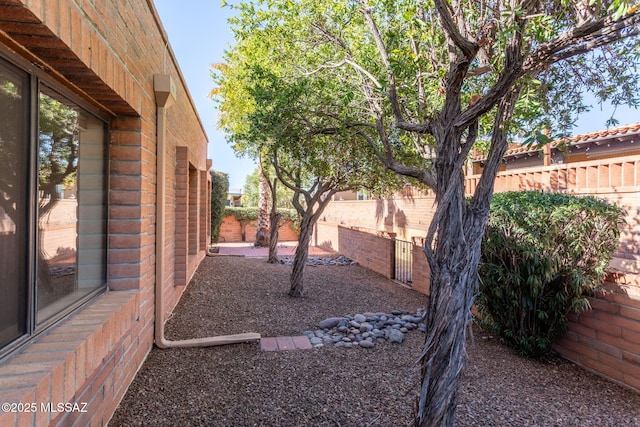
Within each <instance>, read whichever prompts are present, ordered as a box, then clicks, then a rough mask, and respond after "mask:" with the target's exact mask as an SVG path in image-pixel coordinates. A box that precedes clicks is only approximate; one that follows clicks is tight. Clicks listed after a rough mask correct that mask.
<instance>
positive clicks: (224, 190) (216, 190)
mask: <svg viewBox="0 0 640 427" xmlns="http://www.w3.org/2000/svg"><path fill="white" fill-rule="evenodd" d="M210 173H211V242H212V243H218V239H220V226H221V225H222V218H223V216H224V207H225V205H226V203H227V194H228V193H229V175H227V174H226V173H224V172H217V171H211V172H210Z"/></svg>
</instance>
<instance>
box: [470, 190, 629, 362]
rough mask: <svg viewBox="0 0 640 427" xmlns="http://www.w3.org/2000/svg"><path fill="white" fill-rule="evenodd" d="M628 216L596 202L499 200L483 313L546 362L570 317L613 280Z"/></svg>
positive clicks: (488, 236) (489, 238) (539, 196)
mask: <svg viewBox="0 0 640 427" xmlns="http://www.w3.org/2000/svg"><path fill="white" fill-rule="evenodd" d="M623 215H624V211H623V210H622V209H621V208H619V207H617V206H615V205H611V204H609V203H607V202H604V201H602V200H598V199H596V198H593V197H575V196H571V195H566V194H557V193H542V192H536V191H523V192H510V193H501V194H496V195H495V196H494V198H493V202H492V204H491V214H490V217H489V223H488V225H487V230H486V233H485V237H484V240H483V243H482V255H481V260H480V269H479V275H480V288H479V295H478V299H477V302H478V308H479V309H480V312H481V313H482V316H483V322H485V324H489V325H491V326H492V327H493V328H494V330H495V332H496V334H497V335H499V336H501V337H503V338H504V339H505V341H506V342H507V343H508V344H509V345H511V346H512V347H514V348H515V349H516V350H517V351H518V352H519V353H520V354H522V355H526V356H529V357H536V358H539V357H543V356H545V355H547V354H548V353H549V352H550V351H551V344H552V342H553V341H554V340H555V339H556V338H558V337H560V336H562V335H563V334H564V333H566V331H567V326H568V321H567V314H568V313H570V312H573V313H576V314H578V313H579V312H580V311H581V310H584V309H587V308H590V306H589V302H588V300H587V298H586V295H588V293H589V292H593V290H594V289H596V288H597V286H599V285H600V284H601V283H602V281H603V279H604V276H605V274H606V268H607V266H608V264H609V261H610V260H611V256H612V254H613V251H614V250H615V248H616V246H617V242H618V236H619V230H618V227H619V226H620V225H621V224H622V223H623V222H624V219H623Z"/></svg>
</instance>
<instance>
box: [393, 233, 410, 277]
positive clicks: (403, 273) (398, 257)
mask: <svg viewBox="0 0 640 427" xmlns="http://www.w3.org/2000/svg"><path fill="white" fill-rule="evenodd" d="M412 269H413V243H412V242H407V241H404V240H397V239H396V241H395V257H394V269H393V270H394V276H395V277H394V279H395V280H397V281H399V282H402V283H404V284H405V285H407V286H411V285H412V283H413V281H412V280H411V273H412Z"/></svg>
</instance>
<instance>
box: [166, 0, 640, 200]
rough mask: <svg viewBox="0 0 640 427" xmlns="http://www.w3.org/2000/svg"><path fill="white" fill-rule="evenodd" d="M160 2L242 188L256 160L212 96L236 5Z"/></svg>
mask: <svg viewBox="0 0 640 427" xmlns="http://www.w3.org/2000/svg"><path fill="white" fill-rule="evenodd" d="M154 4H155V6H156V9H157V10H158V14H159V15H160V20H161V21H162V24H163V26H164V29H165V31H166V32H167V35H168V37H169V43H170V44H171V48H172V49H173V52H174V54H175V55H176V59H177V60H178V64H179V66H180V70H181V71H182V74H183V75H184V77H185V79H186V83H187V86H188V87H189V92H190V94H191V97H192V98H193V100H194V103H195V104H196V108H197V110H198V114H199V115H200V119H201V120H202V123H203V125H204V128H205V131H206V132H207V135H208V137H209V153H208V158H210V159H213V169H214V170H216V171H221V172H226V173H227V174H229V189H230V190H231V191H234V190H237V189H242V188H243V187H244V184H245V179H246V176H247V175H249V174H251V173H252V172H253V171H254V170H255V168H256V165H255V162H254V161H253V160H250V159H239V158H238V157H237V156H236V155H235V153H234V151H233V150H232V149H231V147H230V146H229V145H228V144H227V142H226V140H225V136H224V133H223V132H222V131H220V130H218V129H217V128H216V121H217V120H216V117H217V112H216V110H215V106H214V103H213V101H212V100H211V99H209V98H208V97H207V94H208V93H209V91H211V89H212V88H213V81H212V80H211V77H210V74H209V67H210V65H211V64H214V63H218V62H222V56H223V54H224V51H225V49H227V48H228V47H229V46H231V44H232V43H233V34H232V32H231V29H230V28H229V24H228V23H227V19H228V18H229V16H231V10H230V9H228V8H223V7H222V0H154ZM612 113H613V108H612V107H611V106H604V107H603V108H600V107H599V106H597V105H595V106H594V107H593V109H592V110H591V111H590V112H588V113H585V114H583V115H582V116H581V117H580V118H579V119H578V121H577V122H576V128H575V129H574V134H579V133H589V132H595V131H598V130H602V129H605V128H606V121H607V119H608V118H609V117H610V116H611V114H612ZM615 117H616V118H617V119H618V120H619V122H620V125H625V124H630V123H636V122H640V111H639V110H633V109H629V108H622V107H621V108H618V111H616V115H615Z"/></svg>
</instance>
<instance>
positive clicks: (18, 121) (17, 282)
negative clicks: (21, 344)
mask: <svg viewBox="0 0 640 427" xmlns="http://www.w3.org/2000/svg"><path fill="white" fill-rule="evenodd" d="M28 88H29V80H28V75H26V74H25V73H19V72H18V71H17V70H14V69H11V68H9V67H8V66H7V64H5V63H4V62H2V61H0V112H1V113H0V301H2V307H1V309H0V346H4V345H5V344H7V343H9V342H11V341H13V340H14V339H16V338H18V337H19V336H21V335H23V334H25V333H26V331H27V324H26V312H27V303H28V302H27V301H28V294H27V287H26V286H25V282H26V280H27V279H26V276H25V273H26V271H25V266H26V251H27V240H28V237H27V236H28V234H27V233H28V231H27V216H28V210H27V201H28V194H29V191H28V186H27V182H28V172H29V167H28V165H29V162H28V157H27V156H28V148H29V144H28V140H29V139H28V138H29V134H28V129H29V126H28V108H29V104H28V99H29V96H28Z"/></svg>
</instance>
